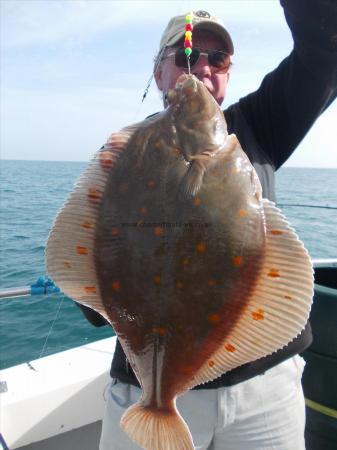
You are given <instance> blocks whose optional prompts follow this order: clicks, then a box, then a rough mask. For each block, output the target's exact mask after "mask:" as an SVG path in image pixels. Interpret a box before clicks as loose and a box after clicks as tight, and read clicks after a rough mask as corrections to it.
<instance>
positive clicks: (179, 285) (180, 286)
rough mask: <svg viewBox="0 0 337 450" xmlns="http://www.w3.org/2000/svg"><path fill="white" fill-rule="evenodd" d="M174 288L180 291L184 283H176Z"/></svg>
mask: <svg viewBox="0 0 337 450" xmlns="http://www.w3.org/2000/svg"><path fill="white" fill-rule="evenodd" d="M176 287H177V288H178V289H182V288H183V287H184V283H182V282H181V281H177V282H176Z"/></svg>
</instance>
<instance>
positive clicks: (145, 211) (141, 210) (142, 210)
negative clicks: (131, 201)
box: [139, 207, 147, 214]
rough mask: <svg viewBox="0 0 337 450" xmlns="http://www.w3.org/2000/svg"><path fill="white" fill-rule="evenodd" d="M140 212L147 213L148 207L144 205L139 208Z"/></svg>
mask: <svg viewBox="0 0 337 450" xmlns="http://www.w3.org/2000/svg"><path fill="white" fill-rule="evenodd" d="M139 212H140V214H147V208H145V207H143V208H140V209H139Z"/></svg>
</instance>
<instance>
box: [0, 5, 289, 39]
mask: <svg viewBox="0 0 337 450" xmlns="http://www.w3.org/2000/svg"><path fill="white" fill-rule="evenodd" d="M1 7H2V14H1V22H2V24H1V25H2V37H3V39H2V45H4V46H7V47H15V46H29V45H45V44H46V43H52V42H57V41H62V40H69V39H75V40H86V41H87V40H89V39H91V38H92V37H93V36H94V35H96V34H100V33H102V32H106V31H107V30H111V29H113V28H117V29H122V28H124V29H125V28H126V29H128V30H129V32H130V33H132V32H133V30H132V29H133V27H134V26H135V24H138V25H141V24H143V25H145V26H146V25H147V26H151V24H152V25H154V24H156V25H158V24H160V26H161V28H163V27H164V26H165V25H166V23H167V21H168V19H169V18H170V17H171V16H172V15H175V14H183V13H185V12H186V11H187V10H189V9H191V8H193V9H194V10H198V9H205V8H206V9H207V10H208V11H210V12H211V13H212V14H214V15H217V16H219V17H220V18H222V19H223V21H224V22H225V23H226V25H227V24H228V26H229V28H231V25H232V26H233V27H234V26H235V25H236V24H238V23H239V24H240V26H241V27H245V26H249V27H254V29H255V30H258V28H259V27H258V24H259V23H261V22H264V23H268V26H269V27H270V28H273V27H274V26H275V25H276V24H278V23H279V21H280V18H282V8H281V7H280V5H279V3H278V1H276V0H269V1H250V0H242V1H238V0H236V1H222V2H218V1H209V2H207V3H206V2H205V1H195V2H190V1H188V2H186V1H174V0H173V1H172V0H170V1H162V0H160V1H158V0H155V1H154V0H151V1H150V0H145V1H137V0H134V1H127V0H126V1H114V0H111V1H109V0H95V1H89V0H48V1H41V0H15V1H9V0H2V2H1ZM252 19H253V20H252Z"/></svg>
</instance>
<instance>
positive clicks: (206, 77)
mask: <svg viewBox="0 0 337 450" xmlns="http://www.w3.org/2000/svg"><path fill="white" fill-rule="evenodd" d="M192 40H193V46H194V47H200V48H203V49H210V50H222V51H224V43H223V41H222V40H221V39H220V38H219V37H218V36H217V35H215V34H213V33H211V32H208V31H204V30H200V31H199V30H196V31H194V32H193V36H192ZM173 51H174V49H172V48H168V49H166V50H165V53H164V56H165V55H167V54H169V53H172V52H173ZM182 73H186V69H183V68H181V67H176V65H175V63H174V56H172V57H169V58H165V59H164V60H163V61H162V62H161V63H160V64H159V67H158V68H157V70H156V72H155V79H156V83H157V86H158V89H160V90H161V91H162V92H164V93H165V92H166V91H167V90H168V89H173V88H174V86H175V84H176V81H177V79H178V78H179V76H180V75H181V74H182ZM191 73H192V74H193V75H195V76H196V77H197V78H198V79H199V80H200V81H202V82H203V83H204V85H205V86H206V88H207V89H208V91H209V92H210V93H211V94H212V95H213V97H214V98H215V100H216V101H217V102H218V104H219V105H221V103H222V101H223V99H224V98H225V94H226V88H227V83H228V79H229V72H227V73H212V71H211V68H210V66H209V64H208V59H207V57H206V56H201V55H200V57H199V59H198V61H197V63H196V64H195V65H194V66H192V67H191ZM165 106H166V105H165Z"/></svg>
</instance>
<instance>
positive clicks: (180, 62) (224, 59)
mask: <svg viewBox="0 0 337 450" xmlns="http://www.w3.org/2000/svg"><path fill="white" fill-rule="evenodd" d="M172 56H174V63H175V65H176V66H177V67H181V68H183V69H188V62H187V56H186V54H185V49H184V47H179V48H177V49H176V51H174V52H172V53H169V54H168V55H166V56H164V57H163V58H162V60H163V59H166V58H170V57H172ZM200 56H207V59H208V64H209V66H210V67H211V70H212V71H213V72H216V73H226V72H228V70H229V68H230V66H231V65H232V63H231V62H230V55H229V54H228V53H226V52H221V51H220V50H208V49H201V48H198V47H193V48H192V53H191V55H190V67H193V66H194V65H195V64H196V63H197V62H198V60H199V57H200Z"/></svg>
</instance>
